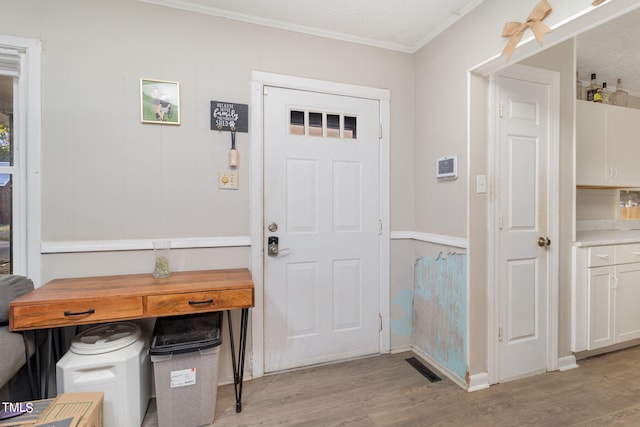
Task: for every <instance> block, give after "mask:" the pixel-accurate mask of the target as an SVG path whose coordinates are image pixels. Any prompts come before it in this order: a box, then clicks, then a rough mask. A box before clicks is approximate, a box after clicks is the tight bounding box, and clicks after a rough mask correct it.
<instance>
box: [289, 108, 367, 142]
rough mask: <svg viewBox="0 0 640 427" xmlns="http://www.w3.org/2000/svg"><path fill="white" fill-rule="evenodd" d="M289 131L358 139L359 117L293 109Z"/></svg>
mask: <svg viewBox="0 0 640 427" xmlns="http://www.w3.org/2000/svg"><path fill="white" fill-rule="evenodd" d="M289 133H290V134H291V135H309V136H321V137H326V138H335V139H357V138H358V136H357V118H356V117H354V116H346V115H341V114H332V113H321V112H318V111H300V110H291V112H290V113H289Z"/></svg>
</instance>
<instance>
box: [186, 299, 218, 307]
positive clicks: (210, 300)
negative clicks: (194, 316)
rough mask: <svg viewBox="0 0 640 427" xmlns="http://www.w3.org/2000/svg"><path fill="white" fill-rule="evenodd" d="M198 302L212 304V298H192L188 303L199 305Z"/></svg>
mask: <svg viewBox="0 0 640 427" xmlns="http://www.w3.org/2000/svg"><path fill="white" fill-rule="evenodd" d="M200 304H213V298H209V299H207V300H204V301H194V300H192V299H190V300H189V305H200Z"/></svg>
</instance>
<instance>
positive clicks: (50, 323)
mask: <svg viewBox="0 0 640 427" xmlns="http://www.w3.org/2000/svg"><path fill="white" fill-rule="evenodd" d="M142 315H143V306H142V297H139V296H138V297H120V298H118V299H117V302H113V301H111V300H110V299H109V298H86V299H85V298H81V299H76V300H69V301H64V302H54V303H49V304H46V305H42V304H20V305H15V306H11V308H10V317H11V321H12V328H13V330H16V331H18V330H24V329H37V328H38V327H45V328H51V327H61V326H73V325H86V324H90V323H97V322H108V321H111V320H113V321H117V320H122V319H127V318H136V317H142Z"/></svg>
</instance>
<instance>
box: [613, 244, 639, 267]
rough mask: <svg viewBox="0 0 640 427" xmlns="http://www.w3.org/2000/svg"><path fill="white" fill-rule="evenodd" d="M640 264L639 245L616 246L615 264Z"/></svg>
mask: <svg viewBox="0 0 640 427" xmlns="http://www.w3.org/2000/svg"><path fill="white" fill-rule="evenodd" d="M630 262H640V244H632V245H618V246H616V264H628V263H630Z"/></svg>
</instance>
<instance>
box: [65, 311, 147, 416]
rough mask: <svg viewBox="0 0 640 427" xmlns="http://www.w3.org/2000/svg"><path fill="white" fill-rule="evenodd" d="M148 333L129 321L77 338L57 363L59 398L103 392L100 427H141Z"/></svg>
mask: <svg viewBox="0 0 640 427" xmlns="http://www.w3.org/2000/svg"><path fill="white" fill-rule="evenodd" d="M149 339H150V337H149V334H148V333H144V332H143V331H142V329H141V328H140V326H138V325H137V324H135V323H132V322H118V323H106V324H103V325H98V326H95V327H93V328H90V329H87V330H86V331H83V332H81V333H79V334H78V335H76V336H75V337H74V338H73V340H72V342H71V348H70V349H69V351H68V352H67V353H66V354H65V355H64V356H63V357H62V358H61V359H60V361H59V362H58V363H57V364H56V381H57V390H58V393H59V394H60V393H70V392H84V391H102V392H104V427H140V425H141V424H142V421H143V420H144V416H145V413H146V411H147V406H148V405H149V399H150V397H151V362H150V359H149V354H148V350H149Z"/></svg>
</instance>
